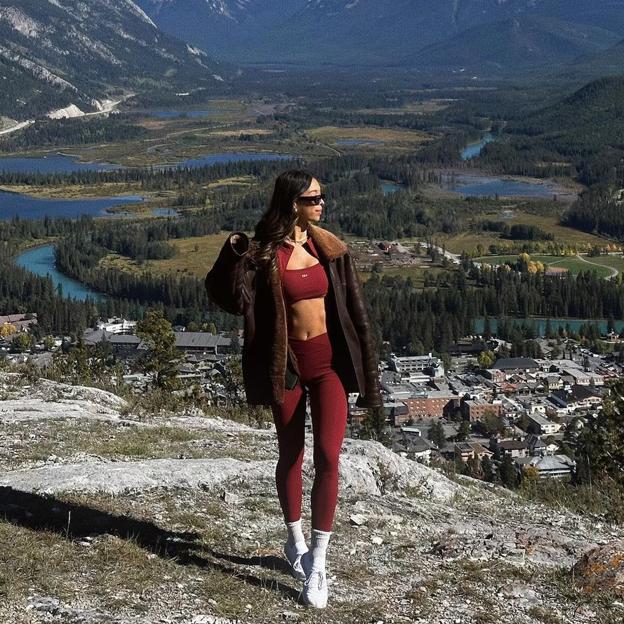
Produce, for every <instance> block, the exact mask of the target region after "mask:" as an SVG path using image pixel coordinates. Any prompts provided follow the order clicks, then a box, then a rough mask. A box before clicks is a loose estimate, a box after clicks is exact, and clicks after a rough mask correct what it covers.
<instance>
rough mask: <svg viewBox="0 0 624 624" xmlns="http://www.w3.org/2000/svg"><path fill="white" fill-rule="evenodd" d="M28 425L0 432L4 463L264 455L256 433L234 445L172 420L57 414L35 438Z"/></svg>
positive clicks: (0, 460)
mask: <svg viewBox="0 0 624 624" xmlns="http://www.w3.org/2000/svg"><path fill="white" fill-rule="evenodd" d="M27 427H29V426H27V425H25V424H23V423H22V424H13V425H8V424H7V425H6V426H5V428H4V429H3V432H2V435H1V437H0V441H1V442H2V445H1V446H0V466H4V467H14V466H16V456H18V457H19V462H20V464H22V465H23V464H27V463H31V462H36V461H42V460H46V459H47V458H48V457H50V455H57V456H63V457H71V456H72V455H75V454H77V453H86V454H88V455H97V456H100V457H104V458H108V459H125V460H127V459H139V460H142V459H168V458H174V459H178V458H180V457H184V458H188V459H207V458H210V459H217V458H222V457H232V458H234V459H240V460H243V461H249V460H254V459H264V456H263V455H262V454H261V453H260V454H259V451H258V450H256V445H255V444H254V440H255V439H254V436H253V434H252V433H249V434H247V433H244V432H239V433H238V434H237V437H238V438H239V439H240V440H241V441H242V442H244V441H245V440H247V443H242V444H240V445H239V446H237V447H236V448H231V444H230V440H229V438H227V436H225V435H224V434H218V433H216V432H212V431H211V432H208V431H204V430H202V429H195V430H190V429H185V428H183V427H176V426H168V425H156V426H145V425H136V426H134V427H127V426H122V425H119V424H117V423H110V422H106V421H87V420H80V421H74V420H53V421H49V422H41V423H39V424H38V429H37V432H36V434H35V435H36V438H35V439H30V438H29V434H30V433H32V431H33V430H32V427H30V428H27Z"/></svg>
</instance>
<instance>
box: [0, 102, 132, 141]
mask: <svg viewBox="0 0 624 624" xmlns="http://www.w3.org/2000/svg"><path fill="white" fill-rule="evenodd" d="M133 95H134V93H130V94H128V95H125V96H124V97H122V98H121V99H120V100H116V101H115V102H109V103H108V104H106V105H105V106H104V107H103V108H102V110H98V111H93V112H92V113H85V114H84V115H80V117H93V116H94V115H105V114H106V113H110V112H111V111H113V110H115V109H116V108H117V106H119V104H121V103H122V102H123V101H125V100H127V99H128V98H129V97H132V96H133ZM35 121H37V120H36V119H28V120H26V121H20V122H19V123H17V124H15V125H14V126H11V127H10V128H6V129H5V130H0V135H6V134H11V133H12V132H17V131H18V130H21V129H22V128H27V127H28V126H32V124H34V123H35Z"/></svg>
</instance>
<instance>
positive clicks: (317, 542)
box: [311, 529, 332, 571]
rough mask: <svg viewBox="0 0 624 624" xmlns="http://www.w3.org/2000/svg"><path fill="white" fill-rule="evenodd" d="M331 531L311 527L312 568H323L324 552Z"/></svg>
mask: <svg viewBox="0 0 624 624" xmlns="http://www.w3.org/2000/svg"><path fill="white" fill-rule="evenodd" d="M331 533H332V532H331V531H320V530H319V529H312V547H311V552H312V568H311V569H312V570H323V571H324V570H325V553H326V552H327V546H328V544H329V536H330V535H331Z"/></svg>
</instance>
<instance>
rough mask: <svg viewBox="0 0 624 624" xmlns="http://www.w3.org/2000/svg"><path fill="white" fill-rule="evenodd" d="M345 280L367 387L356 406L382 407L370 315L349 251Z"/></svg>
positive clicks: (346, 260) (349, 308)
mask: <svg viewBox="0 0 624 624" xmlns="http://www.w3.org/2000/svg"><path fill="white" fill-rule="evenodd" d="M345 279H346V282H347V283H346V290H347V309H348V311H349V314H350V316H351V320H352V321H353V325H354V326H355V329H356V331H357V333H358V336H359V338H360V348H361V351H362V366H363V368H364V379H365V385H366V393H365V395H364V396H360V397H358V399H357V401H356V405H357V406H358V407H381V406H382V405H383V401H382V398H381V390H380V388H379V368H378V365H377V356H376V354H375V349H374V346H373V339H372V334H371V327H370V320H369V315H368V311H367V309H366V301H365V299H364V293H363V292H362V285H361V283H360V278H359V276H358V274H357V270H356V268H355V263H354V261H353V258H352V256H351V253H350V252H349V251H347V253H346V254H345Z"/></svg>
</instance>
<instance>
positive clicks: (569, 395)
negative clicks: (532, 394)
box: [548, 385, 602, 414]
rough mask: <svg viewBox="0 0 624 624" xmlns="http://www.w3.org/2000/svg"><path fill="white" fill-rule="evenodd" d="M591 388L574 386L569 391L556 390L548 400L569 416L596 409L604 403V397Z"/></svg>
mask: <svg viewBox="0 0 624 624" xmlns="http://www.w3.org/2000/svg"><path fill="white" fill-rule="evenodd" d="M597 392H598V391H594V390H593V389H592V388H591V387H588V386H580V385H574V386H572V387H571V388H570V389H569V390H555V392H553V393H552V394H551V395H550V396H549V397H548V399H549V400H550V401H551V402H552V403H553V404H554V405H555V406H556V408H558V409H559V410H561V411H563V412H564V413H567V414H572V413H573V412H577V411H586V410H590V409H594V408H596V407H598V406H600V404H601V403H602V397H601V396H599V395H598V393H597Z"/></svg>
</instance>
